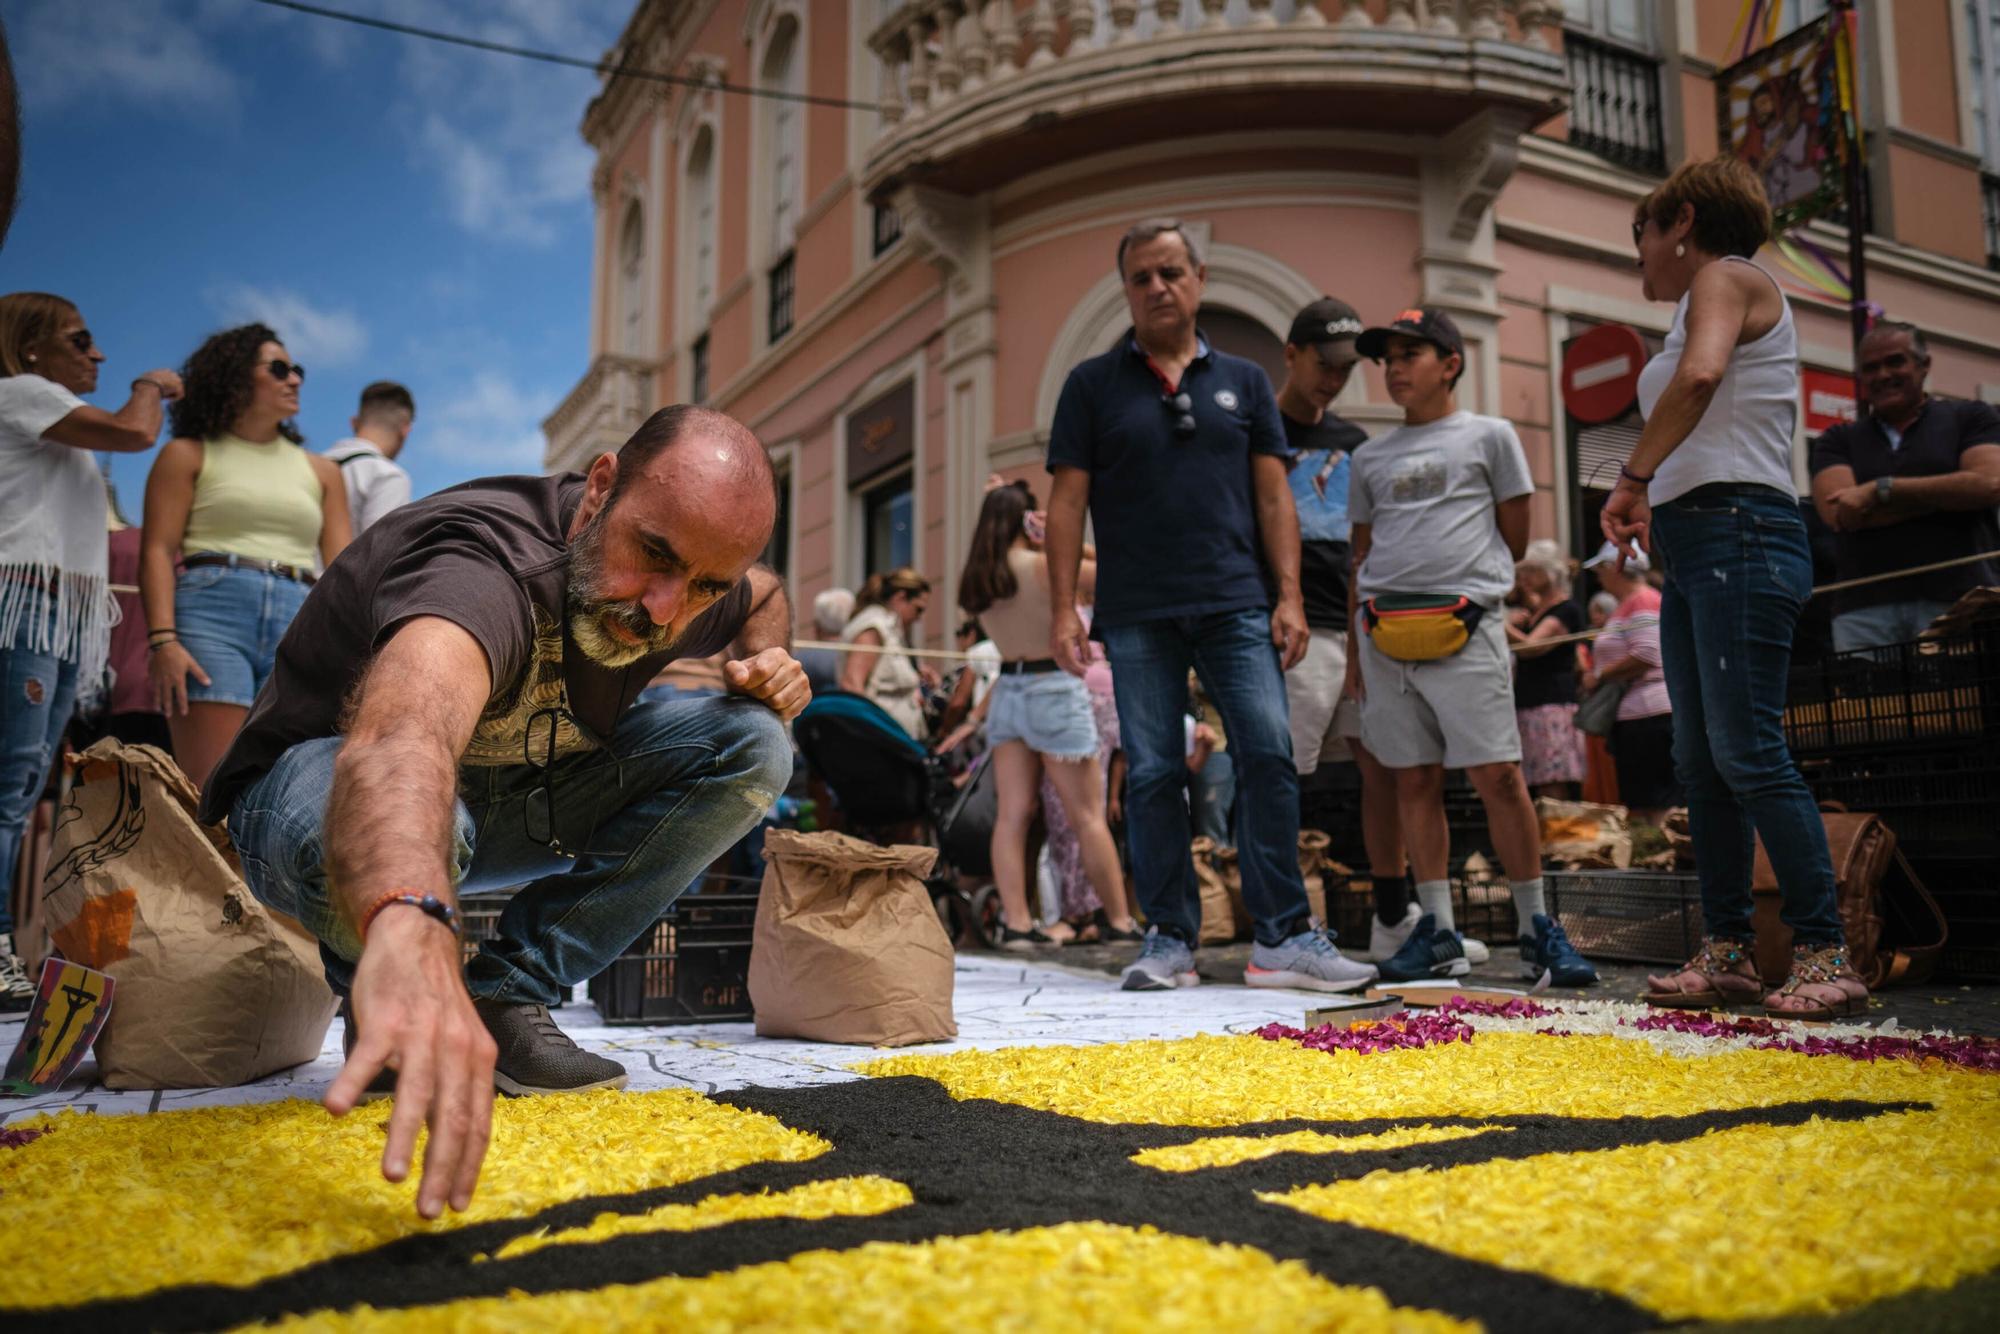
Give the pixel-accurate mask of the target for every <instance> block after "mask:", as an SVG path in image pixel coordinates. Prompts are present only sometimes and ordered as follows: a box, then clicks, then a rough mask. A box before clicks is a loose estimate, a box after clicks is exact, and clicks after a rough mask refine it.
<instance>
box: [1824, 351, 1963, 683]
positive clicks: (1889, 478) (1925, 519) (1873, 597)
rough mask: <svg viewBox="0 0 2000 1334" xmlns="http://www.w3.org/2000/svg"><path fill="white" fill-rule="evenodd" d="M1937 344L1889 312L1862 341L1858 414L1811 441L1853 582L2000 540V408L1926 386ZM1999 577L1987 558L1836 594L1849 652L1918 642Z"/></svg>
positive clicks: (1840, 638)
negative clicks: (1864, 408)
mask: <svg viewBox="0 0 2000 1334" xmlns="http://www.w3.org/2000/svg"><path fill="white" fill-rule="evenodd" d="M1930 372H1931V353H1930V348H1928V347H1927V346H1925V344H1924V335H1923V333H1922V332H1921V331H1920V330H1919V329H1918V328H1917V327H1916V326H1915V325H1912V324H1903V323H1901V322H1899V321H1895V320H1884V321H1882V322H1881V323H1880V324H1877V325H1876V326H1875V327H1874V328H1873V329H1870V330H1869V331H1868V336H1867V337H1866V338H1864V339H1862V340H1861V374H1860V376H1859V377H1858V378H1859V383H1860V389H1861V396H1862V399H1863V401H1864V402H1866V403H1867V405H1868V412H1867V415H1865V416H1863V417H1862V418H1861V419H1860V420H1859V421H1852V422H1842V423H1840V424H1839V425H1836V426H1833V427H1831V428H1829V429H1828V430H1827V432H1826V434H1824V435H1822V436H1820V438H1819V439H1817V440H1815V441H1813V446H1812V471H1813V479H1812V494H1813V504H1814V505H1815V506H1817V507H1818V509H1819V515H1820V517H1821V518H1822V519H1824V520H1826V523H1827V526H1828V527H1829V528H1831V529H1833V530H1834V535H1835V537H1834V542H1835V546H1834V550H1835V560H1836V568H1837V570H1838V577H1839V578H1840V579H1841V581H1843V582H1845V581H1846V580H1849V579H1858V578H1861V577H1863V576H1865V575H1871V574H1887V573H1889V572H1890V571H1891V570H1907V569H1910V568H1911V567H1913V566H1917V565H1931V564H1935V563H1936V562H1939V561H1948V560H1954V559H1958V558H1960V557H1965V556H1976V555H1978V554H1979V553H1980V552H1982V551H1993V550H1995V549H1996V548H2000V526H1996V525H1995V523H1994V513H1993V507H1994V506H1995V505H1996V504H2000V412H1996V411H1995V410H1994V408H1993V405H1992V404H1991V403H1974V402H1970V401H1968V400H1965V399H1956V398H1934V397H1932V396H1931V395H1929V394H1927V393H1925V392H1924V381H1925V380H1926V379H1928V378H1929V376H1930ZM1996 582H2000V562H1994V561H1990V560H1989V561H1978V562H1975V563H1972V564H1967V565H1957V566H1953V567H1952V568H1950V569H1945V570H1933V571H1932V572H1931V573H1929V574H1917V575H1911V576H1909V577H1908V578H1905V579H1889V580H1885V581H1883V582H1881V583H1878V584H1866V585H1863V586H1862V587H1860V588H1850V589H1847V590H1845V591H1844V592H1841V593H1839V594H1837V595H1836V596H1835V598H1834V604H1833V646H1834V648H1835V649H1836V650H1838V651H1839V652H1842V653H1846V652H1849V651H1850V650H1853V649H1863V648H1876V647H1879V646H1881V645H1884V644H1896V643H1901V642H1903V641H1906V640H1911V639H1915V638H1916V637H1917V636H1918V635H1920V634H1922V633H1923V632H1924V630H1925V628H1926V627H1928V626H1929V625H1930V623H1931V622H1932V621H1934V620H1936V619H1937V618H1938V617H1940V616H1942V615H1944V614H1945V612H1947V611H1949V610H1951V604H1952V603H1954V602H1956V601H1958V599H1959V596H1960V595H1961V594H1963V593H1965V592H1966V591H1967V590H1968V589H1973V588H1979V587H1981V586H1984V585H1988V584H1993V583H1996Z"/></svg>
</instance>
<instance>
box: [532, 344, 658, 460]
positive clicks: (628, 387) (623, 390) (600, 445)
mask: <svg viewBox="0 0 2000 1334" xmlns="http://www.w3.org/2000/svg"><path fill="white" fill-rule="evenodd" d="M658 369H659V367H658V365H657V363H655V362H651V361H646V360H643V359H641V358H638V357H626V356H619V355H617V354H615V353H609V352H607V353H603V354H601V355H600V356H599V357H598V358H597V359H596V360H595V361H593V362H591V363H590V369H589V370H587V371H585V372H584V374H583V378H582V379H581V380H578V381H577V383H576V388H574V389H572V390H570V391H569V393H568V394H567V395H566V396H565V397H564V398H563V401H562V402H561V403H560V404H558V405H557V406H556V409H555V411H553V412H551V413H550V414H549V415H548V416H547V417H545V418H543V419H542V438H543V439H544V440H545V441H546V442H547V445H546V449H545V451H544V453H543V455H542V469H543V471H544V472H565V471H568V470H570V469H579V468H587V467H589V466H590V462H591V460H592V459H594V458H596V457H597V456H598V455H599V454H601V453H604V452H605V451H607V450H616V449H617V448H618V447H619V446H620V445H622V444H624V443H625V441H626V440H627V439H628V438H629V437H630V436H631V434H632V432H634V431H636V430H638V429H639V425H640V423H641V422H643V421H645V420H646V417H647V414H648V413H650V412H651V411H652V400H653V377H654V375H655V373H656V372H657V371H658Z"/></svg>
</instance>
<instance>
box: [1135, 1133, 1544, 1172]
mask: <svg viewBox="0 0 2000 1334" xmlns="http://www.w3.org/2000/svg"><path fill="white" fill-rule="evenodd" d="M1511 1129H1512V1127H1510V1126H1498V1127H1494V1126H1406V1127H1404V1128H1402V1129H1400V1130H1385V1131H1382V1132H1380V1133H1379V1134H1373V1135H1328V1134H1326V1133H1324V1132H1322V1131H1318V1130H1295V1131H1293V1132H1291V1133H1290V1134H1286V1135H1265V1136H1263V1137H1262V1138H1259V1137H1257V1136H1254V1135H1217V1136H1216V1137H1215V1138H1213V1139H1198V1140H1196V1141H1195V1142H1194V1143H1192V1144H1172V1145H1168V1146H1165V1147H1163V1148H1158V1149H1141V1150H1140V1151H1139V1152H1137V1153H1135V1154H1133V1155H1132V1161H1133V1162H1135V1163H1137V1164H1139V1165H1140V1166H1141V1167H1153V1168H1158V1169H1159V1170H1160V1171H1162V1172H1193V1171H1196V1170H1198V1169H1200V1168H1203V1167H1233V1166H1234V1165H1235V1164H1237V1163H1248V1162H1254V1161H1255V1160H1257V1159H1259V1158H1271V1157H1275V1156H1276V1155H1278V1154H1281V1153H1370V1152H1373V1151H1375V1150H1377V1149H1401V1148H1405V1147H1407V1146H1408V1145H1411V1144H1437V1143H1440V1142H1442V1141H1444V1140H1448V1139H1467V1138H1469V1137H1471V1136H1473V1135H1494V1134H1506V1133H1507V1132H1508V1131H1509V1130H1511Z"/></svg>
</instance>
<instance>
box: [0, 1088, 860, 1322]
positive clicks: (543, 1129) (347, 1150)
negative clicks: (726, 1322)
mask: <svg viewBox="0 0 2000 1334" xmlns="http://www.w3.org/2000/svg"><path fill="white" fill-rule="evenodd" d="M389 1108H390V1103H389V1102H387V1101H386V1100H385V1101H382V1102H378V1103H372V1104H369V1105H367V1106H364V1107H360V1108H357V1109H356V1110H355V1111H353V1112H351V1113H350V1114H348V1115H347V1116H345V1117H342V1118H339V1119H336V1118H334V1117H333V1116H330V1115H328V1113H327V1112H326V1110H325V1109H324V1108H322V1107H320V1106H319V1105H318V1104H316V1103H308V1102H296V1101H294V1102H275V1103H264V1104H261V1105H257V1106H248V1107H206V1108H202V1109H200V1110H198V1111H186V1112H162V1113H159V1114H157V1115H153V1116H115V1117H114V1116H90V1115H83V1114H78V1113H74V1112H65V1113H63V1114H61V1115H60V1116H56V1117H53V1118H35V1119H33V1120H29V1121H27V1122H25V1123H23V1124H24V1126H25V1127H27V1128H37V1127H46V1128H48V1129H49V1131H50V1133H49V1134H46V1135H43V1136H42V1137H41V1138H39V1139H37V1140H35V1141H34V1142H33V1143H31V1144H28V1145H26V1146H24V1147H22V1148H18V1149H8V1150H5V1151H0V1201H4V1217H5V1219H6V1228H7V1234H8V1235H9V1236H12V1237H16V1238H21V1237H33V1238H34V1244H33V1246H32V1247H27V1248H24V1249H22V1250H19V1251H17V1252H16V1254H15V1256H14V1258H12V1259H10V1260H8V1261H7V1262H6V1263H4V1264H0V1307H22V1306H25V1307H34V1306H48V1305H54V1304H57V1303H69V1302H74V1301H77V1300H80V1299H82V1298H84V1297H90V1298H105V1297H124V1296H133V1295H136V1294H139V1293H143V1292H149V1291H151V1290H152V1289H154V1288H158V1287H162V1286H164V1285H167V1284H181V1283H224V1284H239V1285H240V1284H250V1283H255V1282H257V1281H259V1280H260V1279H265V1278H269V1277H270V1276H272V1275H274V1274H283V1273H288V1272H290V1271H292V1270H294V1269H298V1268H300V1267H302V1266H304V1265H309V1264H312V1263H314V1262H315V1261H319V1260H325V1259H328V1258H331V1257H333V1256H336V1255H346V1254H351V1253H353V1252H356V1251H364V1250H368V1249H371V1248H373V1247H375V1246H379V1245H381V1244H383V1243H384V1242H388V1241H393V1240H395V1239H396V1238H398V1237H402V1236H406V1235H408V1234H410V1233H413V1232H425V1231H435V1230H439V1229H444V1228H451V1227H457V1226H462V1225H464V1224H467V1223H481V1222H489V1221H491V1220H494V1219H504V1218H526V1217H530V1216H532V1215H534V1214H536V1213H539V1212H540V1211H541V1210H543V1209H546V1208H548V1207H549V1206H551V1205H555V1204H561V1203H563V1202H565V1201H568V1200H579V1199H585V1198H588V1197H590V1196H594V1195H619V1194H626V1193H629V1192H632V1191H638V1190H646V1189H648V1188H651V1187H655V1186H672V1185H678V1184H680V1183H681V1182H685V1181H694V1180H697V1179H699V1178H701V1177H705V1176H709V1175H711V1174H713V1173H716V1172H726V1171H730V1170H732V1169H734V1168H738V1167H744V1166H747V1165H749V1164H751V1163H758V1162H772V1161H781V1162H802V1161H804V1160H806V1159H808V1158H815V1157H818V1156H819V1155H820V1154H822V1153H825V1152H826V1151H827V1150H828V1148H829V1147H830V1146H829V1145H828V1144H827V1143H826V1141H824V1140H822V1139H819V1138H818V1137H817V1136H813V1135H807V1134H802V1133H800V1132H799V1131H796V1130H791V1129H789V1128H787V1127H785V1126H783V1125H781V1124H779V1123H778V1122H777V1121H775V1120H773V1119H772V1118H770V1117H768V1116H761V1115H758V1114H756V1113H753V1112H746V1111H742V1110H740V1109H738V1108H734V1107H726V1106H723V1105H722V1104H721V1103H717V1102H711V1101H710V1100H709V1099H707V1098H705V1097H703V1096H702V1095H701V1094H699V1093H695V1092H692V1091H690V1090H686V1089H672V1090H666V1091H662V1092H658V1093H636V1094H620V1093H611V1092H600V1093H590V1094H577V1095H573V1096H566V1097H551V1098H504V1099H501V1100H500V1101H498V1102H496V1103H495V1104H494V1106H493V1144H492V1148H491V1149H490V1151H489V1152H488V1153H487V1156H486V1167H485V1170H484V1172H483V1173H482V1174H481V1176H480V1179H479V1191H478V1193H477V1194H476V1195H474V1196H473V1201H472V1208H471V1209H470V1210H468V1211H467V1212H465V1213H463V1214H454V1213H450V1212H447V1213H446V1214H445V1216H444V1217H443V1218H441V1219H439V1220H438V1221H436V1222H434V1223H426V1222H424V1221H423V1220H422V1219H420V1218H418V1217H417V1212H416V1207H415V1204H414V1201H415V1198H416V1187H415V1185H414V1181H411V1182H405V1183H404V1184H403V1185H401V1186H392V1185H390V1184H389V1183H388V1182H386V1181H384V1180H383V1179H382V1173H381V1161H382V1149H383V1145H384V1142H385V1139H384V1136H385V1123H386V1121H387V1119H388V1115H389ZM419 1162H421V1158H420V1159H419ZM413 1177H414V1174H413ZM86 1204H88V1205H90V1206H91V1207H88V1208H87V1210H86V1211H85V1212H79V1210H80V1208H82V1207H83V1206H84V1205H86ZM107 1257H111V1258H112V1260H111V1262H109V1263H108V1262H107Z"/></svg>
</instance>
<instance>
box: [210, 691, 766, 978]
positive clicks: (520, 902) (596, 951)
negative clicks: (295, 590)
mask: <svg viewBox="0 0 2000 1334" xmlns="http://www.w3.org/2000/svg"><path fill="white" fill-rule="evenodd" d="M610 739H611V751H610V752H608V753H607V752H606V751H602V750H590V751H585V752H583V753H581V754H576V755H568V756H564V757H563V758H561V759H558V760H557V761H556V763H555V767H554V769H553V771H552V772H553V790H554V794H555V815H554V822H555V826H556V828H555V832H556V834H557V835H558V836H559V837H560V839H561V841H562V842H563V844H564V845H565V846H568V847H572V848H582V849H584V851H583V852H582V854H581V855H579V856H578V857H576V858H575V859H574V860H571V859H569V858H566V857H563V856H561V855H559V854H557V853H555V852H553V851H551V850H550V849H549V848H548V847H547V846H546V845H545V844H542V843H538V842H536V841H535V840H534V839H533V838H531V837H529V827H528V821H527V820H526V818H525V815H524V810H525V806H526V803H527V800H528V797H529V794H530V793H531V792H533V791H534V790H535V789H536V788H538V787H539V786H540V785H541V781H542V774H541V773H540V771H538V770H535V769H532V768H530V767H529V766H527V765H525V764H518V765H478V766H467V767H465V768H462V769H460V770H459V783H458V802H457V813H456V814H457V819H456V822H455V829H454V835H453V840H452V842H453V846H452V849H451V871H452V877H453V879H454V880H455V881H456V882H457V883H458V886H459V888H460V889H461V890H480V889H500V888H504V887H506V886H508V885H522V886H523V887H522V889H521V890H520V891H519V892H518V893H516V894H515V895H514V897H513V899H512V900H511V901H510V902H509V903H508V905H507V907H506V909H505V911H503V912H502V913H501V915H500V922H499V928H498V932H499V933H498V935H497V936H496V937H495V938H494V939H491V940H488V941H486V942H484V943H483V944H481V945H480V947H479V953H478V955H477V956H475V957H474V958H473V960H472V962H471V963H469V964H468V965H467V966H466V970H465V981H466V987H467V989H468V990H470V991H471V993H472V994H473V995H474V996H477V997H481V998H492V999H498V1000H510V1001H531V1002H540V1003H541V1004H544V1005H553V1004H556V1003H557V1002H558V1001H559V1000H561V999H563V998H564V997H565V996H566V995H567V994H568V990H569V988H570V987H571V986H574V985H575V984H576V983H578V982H581V981H583V980H584V979H585V978H588V977H593V976H595V975H596V974H597V973H600V972H602V971H603V970H604V969H605V967H606V966H608V965H609V964H610V963H611V961H612V960H613V959H615V958H617V957H618V955H619V954H620V952H622V951H623V950H624V948H625V947H626V946H627V945H629V944H631V943H632V942H633V941H634V940H637V939H638V938H639V936H640V935H641V934H642V933H643V932H645V931H646V930H647V928H649V927H650V926H652V924H653V923H654V921H656V920H657V919H658V918H659V916H660V914H661V913H662V912H664V911H665V910H666V908H667V905H668V904H670V903H672V902H673V901H674V900H675V899H676V898H678V897H679V896H680V894H681V891H682V890H683V889H685V888H686V887H687V886H688V884H689V883H690V882H691V881H693V880H695V879H696V878H697V877H698V876H699V875H700V873H701V871H702V870H703V868H705V867H706V866H707V865H708V864H709V863H710V862H712V861H714V860H715V859H716V857H718V856H720V855H721V854H722V852H723V851H724V850H725V849H726V848H728V847H729V845H730V844H732V843H734V842H736V840H738V839H739V838H742V837H743V835H744V834H746V833H747V832H749V831H750V829H752V828H753V827H755V825H756V824H757V822H758V821H760V820H762V819H763V818H764V813H765V812H766V811H768V810H769V809H770V808H771V805H772V803H774V802H775V801H777V799H778V794H779V793H780V792H782V791H784V788H785V784H786V782H787V781H788V780H789V779H790V778H791V773H792V745H791V741H790V739H789V738H788V737H787V736H786V735H785V725H784V724H783V723H782V722H780V721H779V720H778V715H777V714H775V713H773V712H771V711H770V710H769V709H767V708H765V707H764V706H763V705H762V704H759V703H757V702H756V701H755V700H752V699H748V698H745V697H742V696H728V697H724V698H720V699H696V700H686V701H682V702H678V703H654V704H647V703H642V704H636V705H634V706H633V707H632V708H630V709H627V710H626V711H625V714H624V716H623V717H621V718H620V719H619V720H618V726H617V729H616V730H615V731H613V732H612V734H611V738H610ZM341 744H342V742H341V738H339V737H324V738H321V739H319V740H316V741H306V742H301V743H300V744H299V745H296V746H293V747H292V748H291V749H290V750H288V751H286V752H285V753H284V755H283V756H282V757H280V759H279V760H278V763H277V765H276V766H275V767H274V768H273V769H272V770H271V771H270V772H269V773H267V774H265V775H264V776H263V777H262V778H260V779H258V780H257V781H256V782H255V783H253V784H252V785H251V786H250V787H249V788H248V789H246V790H245V791H244V793H243V795H242V796H241V797H239V798H237V801H236V807H235V809H234V810H233V811H232V812H231V813H230V816H229V833H230V837H231V838H232V839H233V840H234V841H235V844H236V850H237V853H238V855H240V856H241V858H242V860H243V873H244V878H245V879H246V880H247V881H248V882H249V885H250V892H251V893H253V894H255V895H256V896H257V900H258V902H260V903H263V904H265V905H267V906H268V907H271V908H275V909H277V910H278V911H279V912H282V913H285V914H287V915H289V916H292V917H296V918H297V919H298V920H299V921H300V922H302V923H304V924H305V927H306V929H307V930H309V931H311V932H312V933H313V934H314V935H316V936H318V937H319V940H320V957H321V960H322V961H323V962H324V963H325V965H326V974H327V981H328V983H329V984H330V985H331V986H332V987H333V989H334V990H335V991H337V992H339V993H340V994H342V995H346V994H347V990H348V987H349V985H350V984H351V983H352V982H353V979H354V965H355V963H356V961H358V960H359V959H360V958H361V941H360V939H359V938H358V937H357V936H356V935H355V931H354V924H353V923H352V922H351V921H350V920H349V919H348V916H347V914H346V913H344V912H342V911H340V909H339V907H338V905H337V903H336V901H335V898H334V896H333V894H332V892H331V886H330V885H329V883H328V873H327V866H326V830H325V825H326V809H327V799H328V798H329V797H330V796H331V795H332V793H333V762H334V758H335V756H336V755H338V754H339V752H340V747H341ZM440 851H442V849H441V850H440Z"/></svg>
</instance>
